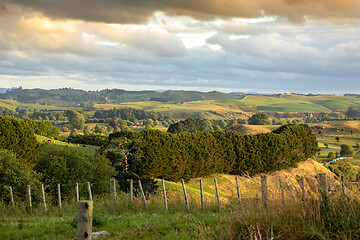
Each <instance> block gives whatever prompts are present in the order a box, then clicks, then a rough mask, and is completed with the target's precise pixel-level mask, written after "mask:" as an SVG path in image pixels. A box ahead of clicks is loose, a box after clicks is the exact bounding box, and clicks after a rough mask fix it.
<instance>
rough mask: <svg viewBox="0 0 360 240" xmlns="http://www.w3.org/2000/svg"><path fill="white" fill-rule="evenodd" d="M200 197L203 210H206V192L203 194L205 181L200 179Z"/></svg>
mask: <svg viewBox="0 0 360 240" xmlns="http://www.w3.org/2000/svg"><path fill="white" fill-rule="evenodd" d="M200 196H201V210H202V211H203V210H204V192H203V181H202V179H200Z"/></svg>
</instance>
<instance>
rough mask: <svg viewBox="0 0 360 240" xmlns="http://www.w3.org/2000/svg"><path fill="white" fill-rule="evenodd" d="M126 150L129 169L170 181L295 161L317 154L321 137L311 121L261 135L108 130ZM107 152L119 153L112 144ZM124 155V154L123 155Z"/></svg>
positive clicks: (257, 170) (250, 170)
mask: <svg viewBox="0 0 360 240" xmlns="http://www.w3.org/2000/svg"><path fill="white" fill-rule="evenodd" d="M119 139H121V141H122V142H127V144H125V145H124V144H123V145H122V146H123V147H124V149H123V152H126V151H127V152H128V153H129V154H128V156H127V158H126V162H127V164H128V166H129V167H128V168H129V170H131V171H132V172H134V173H136V174H138V175H140V176H147V177H153V178H164V179H168V180H179V179H181V178H184V179H190V178H195V177H202V176H206V175H209V174H212V173H231V174H243V173H246V172H247V173H248V174H250V175H254V174H257V173H266V172H269V171H275V170H280V169H283V168H286V167H290V166H294V165H295V164H296V163H297V162H300V161H303V160H306V159H307V158H309V157H311V156H314V155H315V153H316V151H317V149H318V148H317V141H316V138H315V136H314V135H313V132H312V131H311V129H310V128H309V127H308V126H307V125H286V126H282V127H280V128H279V129H278V130H276V131H274V132H272V133H267V134H257V135H240V134H238V133H236V132H232V131H227V132H224V131H221V132H193V133H181V134H172V133H166V132H162V131H157V130H149V131H142V132H140V133H134V132H119V133H114V134H110V136H109V144H111V143H112V142H113V141H119ZM107 152H108V154H109V155H116V154H115V153H113V152H114V151H113V150H111V149H108V150H107ZM120 155H121V154H120Z"/></svg>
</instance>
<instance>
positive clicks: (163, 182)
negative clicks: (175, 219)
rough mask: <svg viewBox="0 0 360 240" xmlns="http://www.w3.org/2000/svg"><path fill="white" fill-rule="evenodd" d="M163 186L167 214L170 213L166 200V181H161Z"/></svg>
mask: <svg viewBox="0 0 360 240" xmlns="http://www.w3.org/2000/svg"><path fill="white" fill-rule="evenodd" d="M161 185H162V189H163V195H164V207H165V212H167V211H168V205H167V199H166V190H165V181H164V179H161Z"/></svg>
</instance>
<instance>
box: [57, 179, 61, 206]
mask: <svg viewBox="0 0 360 240" xmlns="http://www.w3.org/2000/svg"><path fill="white" fill-rule="evenodd" d="M57 190H58V204H59V209H60V210H61V190H60V183H59V184H58V185H57Z"/></svg>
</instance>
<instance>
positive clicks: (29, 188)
mask: <svg viewBox="0 0 360 240" xmlns="http://www.w3.org/2000/svg"><path fill="white" fill-rule="evenodd" d="M28 197H29V207H30V211H32V202H31V187H30V185H28Z"/></svg>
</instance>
